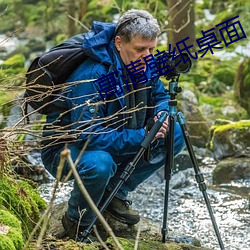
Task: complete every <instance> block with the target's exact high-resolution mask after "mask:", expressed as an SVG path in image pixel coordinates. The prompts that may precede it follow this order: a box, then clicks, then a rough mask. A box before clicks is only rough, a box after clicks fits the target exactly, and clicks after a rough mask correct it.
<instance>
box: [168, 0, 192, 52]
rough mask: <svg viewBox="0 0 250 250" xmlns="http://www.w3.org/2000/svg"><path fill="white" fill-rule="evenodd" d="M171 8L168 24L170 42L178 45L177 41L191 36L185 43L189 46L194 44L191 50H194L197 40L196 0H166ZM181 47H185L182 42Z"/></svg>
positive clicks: (172, 45) (173, 45)
mask: <svg viewBox="0 0 250 250" xmlns="http://www.w3.org/2000/svg"><path fill="white" fill-rule="evenodd" d="M166 1H167V5H168V9H169V24H168V44H171V48H172V47H176V45H175V44H176V43H177V42H180V41H181V40H183V39H185V38H187V37H189V39H188V40H187V41H185V43H186V44H187V46H189V45H194V47H192V48H191V49H190V51H194V49H195V45H196V40H195V25H194V21H195V12H194V4H195V0H185V1H184V0H179V1H176V0H166ZM180 48H183V46H182V44H180Z"/></svg>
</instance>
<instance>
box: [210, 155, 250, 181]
mask: <svg viewBox="0 0 250 250" xmlns="http://www.w3.org/2000/svg"><path fill="white" fill-rule="evenodd" d="M249 178H250V158H246V157H244V158H243V157H242V158H227V159H224V160H222V161H220V162H219V163H218V164H217V165H216V168H215V169H214V171H213V183H214V184H221V183H228V182H230V181H232V180H240V179H243V180H244V179H249Z"/></svg>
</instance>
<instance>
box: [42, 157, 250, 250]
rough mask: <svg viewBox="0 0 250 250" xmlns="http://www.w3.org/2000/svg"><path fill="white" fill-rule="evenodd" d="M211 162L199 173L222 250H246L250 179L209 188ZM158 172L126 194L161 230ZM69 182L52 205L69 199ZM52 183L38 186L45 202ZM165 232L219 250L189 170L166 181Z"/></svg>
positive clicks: (161, 198) (248, 247)
mask: <svg viewBox="0 0 250 250" xmlns="http://www.w3.org/2000/svg"><path fill="white" fill-rule="evenodd" d="M214 167H215V163H214V161H213V160H212V159H211V158H206V159H204V160H203V162H202V166H201V171H202V173H203V175H204V178H205V182H206V185H207V194H208V197H209V202H210V203H211V206H212V209H213V214H214V216H215V219H216V222H217V224H218V227H219V232H220V234H221V237H222V241H223V243H224V245H225V249H226V250H250V200H249V193H250V180H245V181H237V182H231V183H230V184H227V185H226V184H223V185H218V186H213V185H212V178H211V173H212V170H213V168H214ZM161 176H162V175H160V174H159V173H156V174H155V175H154V176H152V177H151V178H149V179H148V180H147V181H146V182H144V183H143V184H142V185H140V186H139V187H138V189H137V191H136V192H133V193H131V194H130V198H131V200H132V201H133V208H134V209H137V210H138V211H139V212H140V215H141V216H142V217H145V218H148V219H149V220H151V221H152V222H153V223H154V224H156V225H157V226H159V230H160V228H161V227H162V217H163V213H164V194H165V180H163V179H162V177H161ZM71 188H72V182H69V183H67V184H66V185H65V184H64V186H63V187H60V189H59V191H58V193H57V198H56V201H55V202H56V203H59V202H61V201H65V200H67V199H68V198H69V195H70V191H71ZM52 189H53V182H52V183H47V184H42V185H41V186H40V192H41V195H42V196H43V197H44V199H45V200H47V201H48V200H49V199H50V196H51V190H52ZM167 208H168V221H167V225H168V228H169V231H170V232H171V233H173V234H174V235H176V236H178V237H179V236H180V238H181V237H182V236H183V237H195V238H197V239H199V240H200V242H201V245H202V246H204V247H209V248H211V249H215V250H219V249H220V247H219V244H218V240H217V238H216V235H215V233H214V230H213V226H212V222H211V219H210V216H209V213H208V211H207V208H206V204H205V201H204V198H203V195H202V192H201V191H200V190H199V188H198V187H197V183H196V181H195V177H194V170H193V169H192V168H189V169H186V170H183V171H179V172H178V173H175V174H174V175H173V177H172V179H171V181H170V192H169V202H168V206H167Z"/></svg>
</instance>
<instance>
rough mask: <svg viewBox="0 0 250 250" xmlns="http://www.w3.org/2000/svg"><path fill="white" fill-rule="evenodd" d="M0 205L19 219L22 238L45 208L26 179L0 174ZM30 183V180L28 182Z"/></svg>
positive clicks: (42, 201) (43, 202)
mask: <svg viewBox="0 0 250 250" xmlns="http://www.w3.org/2000/svg"><path fill="white" fill-rule="evenodd" d="M0 177H1V178H0V207H5V208H6V209H7V210H8V211H10V212H11V213H12V214H14V215H15V216H16V217H17V218H18V220H20V221H21V226H22V231H23V236H24V238H27V237H28V235H29V233H30V232H31V231H32V230H33V228H34V226H35V224H36V223H37V221H38V220H39V218H40V216H41V211H42V210H45V208H46V202H45V201H44V200H43V199H42V198H41V197H40V195H39V194H38V192H37V191H36V189H35V188H34V187H32V186H31V185H30V184H29V183H28V182H27V181H26V180H16V179H14V178H12V177H10V176H7V175H4V174H2V175H1V176H0ZM30 183H31V182H30Z"/></svg>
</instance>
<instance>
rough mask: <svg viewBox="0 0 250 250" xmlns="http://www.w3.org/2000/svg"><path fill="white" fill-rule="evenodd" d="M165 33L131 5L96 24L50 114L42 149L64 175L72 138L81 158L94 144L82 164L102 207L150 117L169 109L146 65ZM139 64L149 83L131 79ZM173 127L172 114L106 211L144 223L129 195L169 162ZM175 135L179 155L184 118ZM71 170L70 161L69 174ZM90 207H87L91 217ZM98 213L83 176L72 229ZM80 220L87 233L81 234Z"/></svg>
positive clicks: (69, 218) (52, 168)
mask: <svg viewBox="0 0 250 250" xmlns="http://www.w3.org/2000/svg"><path fill="white" fill-rule="evenodd" d="M159 32H160V29H159V26H158V24H157V20H156V19H155V18H153V16H152V15H151V14H149V13H148V12H146V11H142V10H130V11H127V12H126V13H124V14H123V15H122V16H121V17H120V19H119V21H118V23H117V25H114V24H110V23H100V22H94V23H93V28H92V30H90V31H89V32H88V33H87V34H86V36H85V39H84V41H83V47H84V48H85V50H86V55H87V59H86V60H84V61H83V63H82V64H81V65H80V66H79V67H78V68H77V69H76V70H75V71H74V72H73V74H72V75H71V76H70V77H69V79H68V83H69V84H68V88H67V89H66V90H64V91H62V97H61V98H59V100H57V101H56V102H55V104H54V106H55V108H54V109H53V111H51V114H49V115H48V116H47V125H46V126H45V129H44V145H45V147H44V149H43V151H42V159H43V162H44V165H45V167H46V169H47V170H48V171H49V172H50V173H51V174H52V175H53V176H55V175H56V171H57V167H58V163H59V159H60V152H61V151H62V149H63V147H64V145H65V143H66V142H67V147H68V148H69V149H70V151H71V156H72V159H73V160H74V161H75V160H76V159H77V157H78V156H79V154H80V153H81V151H82V149H83V147H85V146H86V148H85V151H84V153H83V154H81V157H80V158H78V160H77V162H78V163H77V166H76V167H77V171H78V173H79V175H80V177H81V179H82V181H83V183H84V185H85V187H86V189H87V190H88V192H89V194H90V196H91V197H92V199H93V201H94V202H95V204H96V205H97V206H98V205H99V204H100V202H101V201H102V199H105V198H106V197H107V196H108V193H109V192H110V191H111V190H112V189H113V188H114V187H115V186H116V184H117V183H118V181H119V177H120V175H121V173H122V171H123V170H124V168H125V167H126V165H127V163H128V162H130V161H131V160H132V159H133V157H134V156H135V154H136V153H137V151H138V150H139V149H140V143H141V142H142V141H143V139H144V138H145V136H146V130H145V125H146V123H147V120H148V119H149V118H150V117H153V118H154V120H157V118H158V117H159V115H160V113H161V112H163V111H168V108H169V107H168V100H169V95H168V93H167V92H166V91H165V90H164V87H163V84H162V82H161V81H160V80H159V77H156V76H154V77H153V75H152V73H151V71H150V69H149V67H147V64H146V63H145V62H146V60H145V57H147V56H150V55H152V54H153V52H154V48H155V47H156V45H157V36H158V35H159ZM131 63H132V64H133V63H134V67H135V68H136V67H137V68H138V67H141V71H140V74H139V77H143V76H144V82H142V81H140V80H137V81H136V80H134V81H133V84H132V83H131V81H132V80H131V79H132V73H133V72H132V70H131V69H130V68H129V67H128V65H130V64H131ZM140 63H141V64H140ZM105 76H112V77H113V79H115V81H114V82H109V83H108V85H107V86H106V85H105V88H104V87H103V85H102V84H101V83H102V81H101V80H103V81H104V79H105ZM145 79H148V80H147V81H145ZM83 80H88V81H83ZM78 81H82V82H81V83H79V82H78ZM72 83H73V84H72ZM112 84H113V85H112ZM107 88H108V90H107ZM105 90H106V91H105ZM62 110H68V111H65V112H62ZM167 130H168V121H167V119H166V121H165V122H164V123H163V125H162V127H161V128H160V130H159V132H158V133H157V134H156V137H155V140H154V142H153V143H152V144H151V152H150V159H148V160H145V159H144V158H142V159H141V160H140V161H139V163H138V164H137V166H136V169H135V170H134V172H133V173H132V175H131V176H130V177H129V179H128V180H127V181H126V182H125V183H124V184H123V185H122V187H121V188H120V190H119V191H118V193H117V195H116V197H115V198H114V199H113V200H112V202H111V203H110V205H109V206H108V208H107V209H106V211H107V212H108V213H109V214H111V215H112V216H113V217H115V218H116V219H117V220H120V221H122V222H124V223H127V224H131V225H133V224H136V223H138V222H139V220H140V217H139V215H138V213H137V212H135V211H133V210H132V209H131V208H130V205H131V202H129V201H128V200H127V196H128V193H129V192H131V191H133V190H135V188H136V187H137V186H138V185H139V184H140V183H142V182H143V181H144V180H146V179H147V178H148V177H149V176H151V175H152V174H153V173H154V172H155V171H156V170H158V169H159V168H160V167H162V166H163V165H164V163H165V161H164V156H165V151H166V149H165V148H164V137H165V134H166V132H167ZM174 138H175V148H174V152H175V155H176V154H178V153H179V152H180V151H181V150H182V149H183V148H184V140H183V137H182V133H181V130H180V126H179V124H178V123H176V125H175V135H174ZM69 170H70V168H69V166H68V164H67V163H66V164H65V166H64V169H63V176H65V175H67V174H68V172H69ZM82 211H85V212H84V214H83V216H81V212H82ZM93 217H94V214H93V212H92V211H91V209H90V208H89V206H88V204H87V202H86V200H85V198H84V197H83V195H82V194H81V192H80V190H79V188H78V186H77V183H76V182H75V183H74V188H73V190H72V192H71V197H70V199H69V201H68V210H67V213H66V214H65V216H64V217H63V219H62V223H63V226H64V228H65V231H66V232H67V233H68V235H69V236H70V237H71V238H75V237H76V236H78V237H81V234H80V232H82V231H83V230H84V229H85V228H86V227H87V226H88V225H89V224H90V223H91V222H92V220H93ZM79 220H80V230H79V231H80V232H78V235H76V234H77V230H76V228H77V224H78V222H79Z"/></svg>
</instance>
